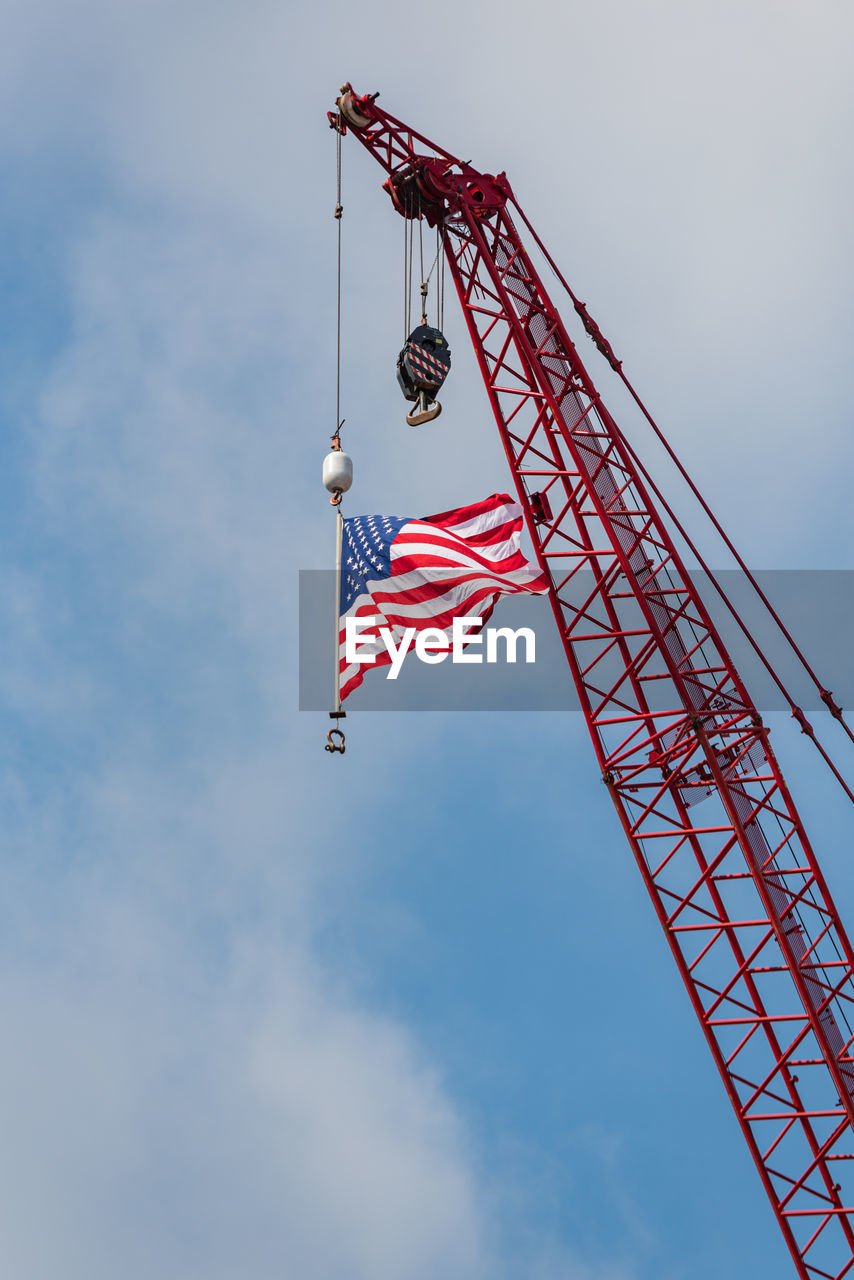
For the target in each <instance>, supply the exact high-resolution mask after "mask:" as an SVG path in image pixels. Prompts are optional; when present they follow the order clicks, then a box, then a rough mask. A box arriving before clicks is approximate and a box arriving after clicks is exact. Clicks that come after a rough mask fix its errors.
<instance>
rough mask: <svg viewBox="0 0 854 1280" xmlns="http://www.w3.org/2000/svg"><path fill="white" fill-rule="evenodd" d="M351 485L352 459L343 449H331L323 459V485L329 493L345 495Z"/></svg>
mask: <svg viewBox="0 0 854 1280" xmlns="http://www.w3.org/2000/svg"><path fill="white" fill-rule="evenodd" d="M352 483H353V459H352V458H351V457H350V455H349V453H345V452H344V451H343V449H333V450H332V452H331V453H327V455H326V457H325V458H324V459H323V484H324V486H325V487H326V488H327V489H328V490H329V492H330V493H346V492H347V490H348V489H349V488H350V485H351V484H352Z"/></svg>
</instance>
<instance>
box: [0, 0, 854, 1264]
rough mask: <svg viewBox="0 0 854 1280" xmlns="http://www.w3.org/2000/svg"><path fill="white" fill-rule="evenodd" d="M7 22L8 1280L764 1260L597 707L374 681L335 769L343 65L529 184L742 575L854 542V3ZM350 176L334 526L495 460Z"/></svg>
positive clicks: (375, 203) (3, 935)
mask: <svg viewBox="0 0 854 1280" xmlns="http://www.w3.org/2000/svg"><path fill="white" fill-rule="evenodd" d="M2 11H3V19H4V21H3V27H4V41H3V47H2V50H0V166H2V175H1V176H2V183H0V188H2V191H3V200H2V205H1V206H0V231H2V234H0V281H2V288H3V300H4V306H3V309H2V310H3V315H2V320H0V335H2V346H1V347H0V407H2V414H3V423H4V432H3V438H4V445H5V449H4V465H3V468H2V472H0V522H2V523H1V526H0V527H2V534H3V542H2V555H0V582H2V587H3V590H2V592H0V611H2V623H3V626H2V631H3V637H4V644H3V651H4V661H3V664H2V668H0V697H2V700H3V716H4V730H5V731H4V734H3V745H2V774H0V795H2V801H3V813H4V823H3V840H2V856H0V961H2V963H0V1007H2V1014H3V1025H4V1033H5V1034H4V1049H3V1053H2V1055H0V1111H1V1112H2V1127H1V1128H0V1131H2V1134H3V1141H2V1143H0V1239H2V1241H3V1245H2V1253H3V1257H4V1270H5V1271H6V1272H7V1273H8V1274H9V1275H14V1276H27V1277H28V1280H29V1278H30V1277H31V1278H33V1280H53V1278H54V1277H56V1276H59V1275H61V1276H62V1277H63V1278H64V1280H77V1277H80V1278H81V1280H82V1277H84V1276H85V1277H86V1280H107V1278H108V1277H109V1280H112V1278H113V1277H114V1276H115V1275H117V1274H121V1275H123V1276H126V1277H128V1280H137V1278H138V1280H142V1278H143V1277H145V1280H148V1277H150V1276H151V1275H153V1274H160V1275H163V1276H166V1277H169V1278H170V1280H171V1278H172V1277H174V1278H175V1280H190V1277H197V1276H199V1275H205V1277H207V1278H208V1280H232V1278H234V1280H237V1278H238V1277H240V1278H241V1280H244V1278H245V1277H252V1280H267V1277H273V1276H276V1277H281V1276H283V1275H285V1276H289V1277H290V1276H293V1277H295V1278H298V1280H304V1278H305V1280H337V1277H340V1276H347V1277H348V1278H351V1280H427V1278H428V1277H430V1278H432V1277H435V1276H437V1275H442V1276H444V1277H447V1278H448V1280H486V1277H489V1278H490V1280H516V1278H517V1277H526V1278H527V1277H530V1278H531V1280H653V1277H655V1280H662V1278H664V1280H682V1278H683V1277H684V1278H687V1277H689V1276H690V1277H691V1278H692V1280H712V1277H715V1278H717V1277H719V1276H721V1275H733V1276H741V1275H744V1276H750V1277H752V1280H771V1278H772V1277H774V1278H776V1277H778V1276H780V1275H783V1274H787V1271H786V1268H787V1266H788V1265H789V1264H788V1262H787V1258H786V1255H785V1253H784V1250H783V1247H782V1243H781V1241H780V1240H779V1239H778V1235H777V1229H776V1227H775V1224H774V1222H773V1219H772V1216H771V1212H770V1209H769V1208H768V1207H767V1206H766V1204H765V1202H764V1198H763V1193H762V1191H761V1188H760V1185H759V1182H758V1179H757V1177H756V1175H755V1173H754V1172H753V1170H752V1168H751V1167H750V1164H749V1160H748V1156H747V1153H746V1150H745V1149H743V1144H742V1140H741V1137H740V1134H739V1132H738V1130H737V1126H736V1123H735V1120H734V1119H733V1117H732V1116H731V1115H730V1113H729V1110H728V1105H727V1103H726V1100H725V1097H724V1093H723V1089H722V1087H721V1085H720V1083H719V1082H718V1080H717V1079H716V1077H715V1074H714V1070H713V1067H712V1064H711V1062H710V1061H708V1060H707V1054H706V1050H705V1047H704V1045H703V1043H702V1040H701V1036H700V1032H699V1030H698V1029H697V1028H696V1027H695V1026H694V1024H693V1021H692V1015H691V1012H690V1008H689V1005H688V1001H687V998H686V996H685V994H684V992H683V991H682V990H681V988H680V985H679V981H678V977H677V974H676V972H675V970H674V969H673V968H672V965H671V962H670V960H669V956H668V954H667V952H666V947H665V944H664V941H663V939H662V938H661V937H660V936H659V932H658V927H657V925H656V923H655V920H654V916H653V912H652V908H651V906H650V904H649V903H648V901H646V900H645V895H644V890H643V887H642V885H641V883H640V880H639V877H638V876H637V872H636V870H635V868H634V867H633V865H632V864H631V861H630V856H629V851H628V849H627V848H626V847H624V845H623V843H622V839H621V836H620V833H619V830H618V826H617V821H616V817H615V815H614V814H613V812H612V811H611V809H610V807H609V802H608V799H607V796H606V795H605V794H604V789H603V788H602V787H601V784H600V783H599V780H598V775H597V773H596V769H595V764H594V759H593V754H592V751H591V749H590V747H589V744H588V742H587V740H586V735H585V731H584V727H583V725H582V723H581V721H580V720H579V719H578V718H577V717H574V716H561V715H557V714H550V715H546V714H542V715H533V714H531V715H527V714H523V713H515V714H506V715H498V714H491V713H481V714H477V715H470V716H464V715H460V714H456V715H455V714H442V715H439V714H426V713H421V714H410V715H393V714H379V713H375V714H369V713H365V714H363V715H362V716H359V715H357V714H356V713H355V711H354V714H353V715H352V716H351V717H350V719H349V721H348V724H349V729H348V751H347V755H346V757H345V758H344V759H330V757H328V756H327V755H326V754H325V753H324V752H323V750H322V743H323V740H324V735H325V729H326V724H325V722H324V719H323V717H322V716H320V715H316V714H315V715H311V714H307V713H304V714H302V715H300V714H299V713H298V712H297V710H296V706H297V671H296V617H295V609H296V599H297V570H298V569H299V568H326V567H328V566H329V564H330V560H331V555H332V522H331V519H330V512H329V508H328V505H327V503H326V497H325V494H324V492H323V490H322V488H321V486H320V464H321V460H322V457H323V454H324V452H325V450H326V447H327V442H328V438H329V435H330V433H331V425H332V423H333V419H334V411H335V410H334V405H335V400H334V350H333V335H334V320H335V314H334V305H335V296H334V277H335V256H334V255H335V234H334V221H333V219H332V209H333V205H334V195H335V170H334V147H333V140H332V136H331V135H330V134H329V132H328V130H327V129H326V125H325V111H326V110H327V108H328V107H330V106H331V105H332V101H333V99H334V96H335V92H336V90H337V86H338V85H339V84H340V83H341V81H342V80H343V79H346V78H351V79H352V80H353V82H354V84H355V85H356V86H357V88H359V89H360V90H373V89H377V88H378V89H380V90H381V91H382V94H383V99H382V100H383V102H384V104H385V105H387V107H388V109H389V110H390V111H391V112H392V113H393V114H395V115H398V116H400V117H402V118H404V119H406V120H408V121H411V123H412V124H413V125H414V126H415V127H418V128H421V129H423V130H424V131H425V132H426V133H427V134H428V135H430V136H433V137H435V138H436V139H437V141H439V142H440V143H442V144H445V145H447V146H448V147H449V148H450V149H451V150H453V151H455V152H456V153H457V154H461V155H465V156H471V157H472V160H473V162H474V163H475V164H478V165H480V166H482V167H483V168H484V169H485V170H488V171H489V170H493V171H495V170H500V169H506V170H507V172H508V175H509V176H510V179H511V181H512V182H513V185H514V189H515V191H516V194H517V196H518V197H519V199H520V202H521V203H522V204H523V207H525V209H526V211H527V213H528V214H529V216H530V217H531V219H532V221H533V222H534V224H535V226H536V227H537V229H538V230H539V232H540V233H541V235H542V236H543V238H544V240H545V241H546V243H547V244H548V245H549V247H550V249H551V251H552V252H553V254H554V255H555V257H556V258H557V260H558V261H559V262H560V263H561V265H562V266H563V268H564V269H565V270H566V272H567V274H568V276H569V278H570V280H571V281H572V283H573V285H574V287H575V288H576V289H577V291H578V293H579V294H580V296H581V297H583V298H584V299H585V300H586V301H587V303H588V305H589V306H590V309H591V312H592V314H593V315H594V316H595V317H596V318H597V319H598V320H599V322H600V323H601V325H602V328H603V330H604V331H605V332H606V334H608V336H609V337H610V339H611V340H612V342H613V344H614V347H615V349H616V351H617V353H618V355H619V356H621V357H622V358H623V359H624V360H625V362H626V368H627V370H628V371H629V373H630V376H632V377H633V379H634V381H635V383H636V385H637V386H638V388H639V390H640V392H641V394H642V395H643V396H644V398H645V399H646V400H647V402H648V403H649V404H650V405H651V407H652V408H653V409H654V411H655V412H656V414H657V417H658V419H659V421H660V422H661V424H662V426H663V427H664V428H665V430H666V431H667V432H668V433H669V435H670V437H671V439H672V440H673V441H674V443H675V444H676V445H677V447H678V448H679V450H680V451H681V453H682V454H683V456H684V457H685V459H686V461H687V462H688V464H689V465H690V467H691V468H692V470H693V471H694V473H695V474H696V475H697V477H698V478H699V479H700V480H701V482H702V485H703V488H704V490H705V491H706V493H707V495H708V496H709V497H710V498H711V499H712V500H713V503H714V505H715V507H716V509H717V510H718V511H719V513H720V514H721V515H722V516H723V518H724V519H725V522H726V524H727V526H728V528H729V530H730V532H731V533H732V535H733V537H734V538H735V539H736V541H737V543H738V544H739V545H740V546H741V547H742V548H743V549H744V550H745V552H746V555H747V558H748V560H749V561H750V562H751V563H752V564H753V565H755V566H757V567H762V568H796V567H834V568H852V567H854V565H852V563H851V551H850V546H851V534H852V521H854V509H852V504H851V503H850V499H849V493H850V475H851V469H852V461H854V458H852V454H854V446H852V438H851V431H850V423H851V404H852V400H854V396H852V386H851V362H850V347H851V340H852V304H851V297H852V270H851V255H850V208H851V200H852V190H853V189H854V183H852V168H851V166H852V161H851V149H850V137H851V132H852V124H853V123H854V121H852V114H854V111H852V101H851V89H850V66H849V61H850V59H849V54H848V49H849V47H850V39H851V36H852V34H854V32H852V25H854V21H853V20H852V18H851V14H850V9H849V7H848V6H847V5H845V4H842V3H841V2H840V3H823V2H821V0H819V3H815V4H812V5H810V6H809V7H807V6H804V5H799V4H795V3H785V2H783V3H775V4H770V3H758V2H756V0H747V2H746V3H741V4H735V3H723V4H717V5H715V6H710V5H684V4H677V3H675V2H673V0H668V2H664V0H651V2H650V3H647V4H645V5H643V6H637V5H631V4H629V3H627V0H606V2H605V3H602V4H600V5H597V6H595V7H594V6H590V5H581V4H577V3H575V0H572V2H571V3H568V4H562V5H557V4H554V5H552V4H546V3H543V2H542V0H534V2H533V3H531V4H529V5H527V6H525V7H524V10H520V9H519V8H518V7H511V6H509V5H507V4H505V3H504V0H499V2H498V3H493V4H490V5H485V4H480V3H472V4H468V5H466V6H464V7H462V8H461V9H460V8H457V7H455V6H452V5H450V4H448V3H445V0H440V2H439V3H438V4H437V5H434V6H433V7H432V8H431V9H430V11H429V12H422V11H419V13H418V14H417V15H412V14H409V13H405V12H403V11H401V9H400V7H399V6H392V5H390V4H388V3H386V2H385V0H383V2H380V0H367V2H366V3H365V4H362V5H360V6H357V7H354V6H350V5H343V4H340V3H338V0H333V2H332V3H331V4H328V5H325V6H323V7H322V8H321V7H315V8H309V7H304V8H302V9H300V10H299V11H298V12H297V13H294V12H293V11H291V10H290V9H289V8H288V7H286V6H283V5H281V4H279V5H276V4H272V3H267V2H265V0H250V2H249V3H246V4H242V5H237V4H235V3H234V0H228V2H224V0H219V2H217V3H208V4H204V5H202V4H201V3H198V2H192V0H173V2H172V3H170V4H168V5H167V4H166V3H164V2H162V0H150V2H148V3H145V4H143V3H141V2H140V0H127V2H126V3H124V4H121V5H108V4H107V3H105V0H84V2H83V3H81V4H79V5H76V6H74V9H73V12H72V11H71V10H70V9H69V8H68V7H67V6H64V5H62V4H59V3H53V2H51V0H35V2H32V0H31V2H30V3H29V4H27V5H23V4H17V3H11V2H9V3H6V4H4V5H3V6H2ZM416 18H417V21H416ZM347 141H350V142H351V143H352V140H347ZM344 166H345V168H344V205H345V225H344V235H345V277H344V280H345V289H344V325H345V342H344V355H343V388H344V390H343V403H342V412H343V413H344V414H345V415H346V417H347V427H346V428H345V443H346V445H347V447H348V449H349V451H350V452H351V453H352V455H353V457H354V460H355V467H356V479H355V484H354V488H353V491H352V495H351V497H350V499H349V509H350V511H351V512H353V513H355V512H357V511H365V512H370V511H388V512H412V513H425V512H431V511H440V510H444V509H448V508H450V507H452V506H454V505H457V504H462V503H466V502H469V501H475V500H477V499H479V498H481V497H483V496H485V495H486V494H488V493H491V492H493V491H496V490H503V489H506V488H507V482H508V480H507V476H506V474H505V464H504V462H503V458H502V456H501V451H500V448H499V446H498V441H497V437H496V434H495V431H494V428H493V426H492V425H491V422H490V417H489V410H488V406H487V403H486V400H485V397H484V395H483V393H482V390H481V387H480V385H479V382H478V376H477V371H476V367H475V364H474V360H473V357H472V355H471V353H470V352H469V351H468V349H467V347H466V341H465V335H464V331H463V326H462V322H461V320H460V318H459V317H458V316H457V315H456V313H455V312H454V311H453V308H452V306H451V305H450V298H449V305H448V308H447V317H448V318H447V324H446V328H447V332H448V335H449V338H450V341H451V344H452V347H453V350H454V368H453V371H452V373H451V376H450V378H449V381H448V384H447V389H446V391H445V393H444V394H443V402H444V406H445V410H444V413H443V415H442V417H441V418H440V419H439V420H438V421H437V422H436V423H435V424H434V425H433V426H432V427H431V428H429V429H427V430H424V431H422V432H410V431H408V429H407V428H406V427H405V426H404V425H403V412H404V404H403V401H402V400H401V398H400V395H399V391H398V388H397V386H396V382H395V379H394V360H395V357H396V355H397V351H398V349H399V337H400V335H399V322H400V321H399V317H400V313H401V288H402V283H401V279H400V259H401V252H402V246H401V242H400V238H399V237H400V235H401V227H400V223H399V220H398V219H397V218H396V216H395V215H394V214H393V212H392V211H391V209H390V207H389V205H388V201H387V198H386V197H385V195H384V193H383V192H382V191H381V190H380V174H379V171H378V170H377V169H376V167H375V166H373V165H372V162H371V161H370V158H369V157H368V156H367V155H366V154H364V153H363V152H362V151H361V149H358V150H357V149H356V147H355V144H353V145H350V146H349V147H345V155H344ZM590 363H591V368H592V369H593V371H594V377H596V378H597V379H598V381H599V383H600V387H601V389H602V391H603V393H604V394H605V397H606V401H607V402H608V403H609V404H610V405H611V407H612V409H613V410H614V411H615V412H618V413H620V416H621V421H622V420H623V418H622V410H623V402H622V400H621V398H620V397H619V396H618V395H617V394H616V393H615V392H613V391H612V389H611V388H610V386H609V383H608V380H607V379H606V377H605V376H604V373H603V371H602V369H601V367H600V364H599V363H598V362H595V361H594V360H593V359H591V361H590ZM626 428H627V430H628V431H630V433H631V434H632V438H633V440H634V441H635V443H636V445H637V447H638V448H643V450H644V455H645V457H647V458H648V459H649V460H650V462H651V464H653V465H654V467H655V471H656V474H657V475H658V476H659V477H660V478H661V480H662V482H663V483H666V484H667V485H668V490H669V491H670V492H673V493H674V495H675V497H676V499H677V502H678V503H679V508H680V511H685V512H688V511H689V510H690V508H689V506H688V505H687V504H686V503H685V501H684V497H683V495H681V494H680V493H679V491H678V489H674V487H673V485H672V483H671V482H672V476H671V475H670V473H669V472H668V469H667V467H666V466H664V465H663V464H662V463H661V459H660V456H659V454H658V453H657V451H656V450H655V449H654V448H653V447H652V445H651V444H650V443H649V441H648V439H647V437H646V436H645V435H644V433H643V431H642V429H641V427H640V426H639V425H638V424H637V423H636V422H634V421H633V420H631V419H630V418H627V419H626ZM691 522H692V529H694V530H697V531H699V526H698V524H697V520H696V517H695V516H694V515H692V516H691ZM705 536H706V535H705V533H703V538H705ZM703 545H704V546H705V547H706V549H707V550H708V551H709V554H710V555H711V556H712V558H715V557H716V555H717V549H716V548H715V547H714V544H713V543H712V542H710V541H709V540H706V541H704V543H703ZM718 562H719V563H720V562H722V561H721V560H720V559H719V560H718ZM354 706H355V702H354ZM775 728H776V730H777V732H776V737H775V745H776V746H777V749H778V751H779V754H780V755H781V757H782V759H783V762H784V767H788V768H789V771H790V773H791V775H792V785H793V789H794V791H795V796H796V799H797V801H798V803H799V804H800V805H801V807H802V810H803V813H804V816H805V819H806V821H807V825H808V827H809V829H810V830H811V832H812V834H813V838H814V840H815V843H816V844H817V846H818V848H819V850H820V854H821V857H822V863H823V866H824V868H825V871H826V874H827V876H828V879H829V880H830V883H831V886H832V888H833V891H834V893H835V894H836V897H837V900H838V901H839V903H840V906H841V907H842V909H843V912H844V914H845V916H846V918H847V920H848V921H849V923H850V922H851V921H852V920H854V892H852V875H851V861H850V848H851V834H852V827H851V820H850V817H849V813H848V812H847V811H846V810H845V808H844V807H843V804H842V801H841V799H838V798H837V796H836V795H835V794H834V792H833V791H832V789H831V788H830V786H829V785H828V784H827V783H826V781H825V779H824V778H823V777H822V776H821V775H820V774H819V773H818V772H817V771H816V770H815V768H814V766H813V763H812V761H811V759H810V758H809V757H808V756H807V755H806V753H805V751H804V749H803V744H802V742H801V741H799V739H798V738H797V735H795V734H793V733H792V731H791V727H790V726H789V725H788V723H787V722H786V721H785V719H784V718H783V717H777V718H776V719H775ZM829 738H830V739H831V740H833V735H832V733H831V734H829ZM842 754H843V759H844V758H846V757H845V753H844V751H843V753H842ZM847 763H848V766H849V770H850V769H851V766H852V764H854V761H852V759H851V757H850V753H849V755H848V757H847Z"/></svg>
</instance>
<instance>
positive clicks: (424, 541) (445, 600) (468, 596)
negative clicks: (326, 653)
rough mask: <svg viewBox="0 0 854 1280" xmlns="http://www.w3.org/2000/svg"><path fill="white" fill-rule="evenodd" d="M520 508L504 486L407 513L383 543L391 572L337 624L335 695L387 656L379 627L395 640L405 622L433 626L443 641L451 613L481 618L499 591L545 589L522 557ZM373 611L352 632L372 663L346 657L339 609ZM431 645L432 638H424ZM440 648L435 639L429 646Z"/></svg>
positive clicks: (370, 582)
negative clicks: (444, 507) (450, 505)
mask: <svg viewBox="0 0 854 1280" xmlns="http://www.w3.org/2000/svg"><path fill="white" fill-rule="evenodd" d="M521 532H522V508H521V507H520V505H519V503H518V502H514V501H513V500H512V499H511V498H510V497H509V495H508V494H506V493H496V494H493V495H492V497H490V498H485V499H484V501H483V502H478V503H475V504H474V505H473V506H470V507H459V508H457V510H455V511H443V512H441V513H440V514H439V515H436V516H426V517H425V518H424V519H423V520H410V521H409V523H408V524H405V525H404V526H403V527H402V528H401V529H400V530H399V531H398V534H397V537H396V538H395V540H394V542H393V543H392V545H391V576H390V577H388V578H381V579H377V580H371V579H368V581H367V583H366V586H367V591H365V592H364V593H363V594H361V595H359V596H357V597H356V599H355V600H354V601H353V603H352V605H351V606H350V608H349V609H348V610H347V614H346V615H345V616H342V618H341V626H340V630H339V636H338V643H339V669H340V674H341V698H342V701H343V699H344V698H346V697H347V695H348V694H349V693H351V692H352V691H353V689H355V688H357V687H358V686H359V685H360V684H361V683H362V679H363V677H364V673H365V671H366V670H368V671H369V670H370V669H371V667H372V666H378V667H381V666H388V665H389V664H390V662H391V658H390V656H389V653H388V650H387V648H386V645H385V642H384V641H383V640H382V638H381V637H380V634H379V629H380V627H388V628H389V629H390V630H391V632H392V635H393V637H394V641H395V644H399V643H400V641H401V639H402V637H403V632H404V629H405V628H406V627H415V629H416V631H424V630H426V629H428V628H437V629H439V630H440V631H443V632H444V633H445V644H446V648H447V649H450V645H451V626H452V623H453V619H454V618H473V617H477V618H482V619H483V623H484V624H485V623H486V622H487V621H488V619H489V617H490V616H491V614H492V610H493V608H494V607H495V604H496V601H497V600H498V599H500V597H501V596H503V595H513V594H516V593H518V592H527V593H529V594H533V595H542V594H544V593H545V592H546V591H547V590H548V580H547V578H546V575H545V574H543V573H541V572H540V571H539V570H538V569H536V568H534V566H533V565H531V564H529V563H528V561H527V560H526V559H525V557H524V556H523V555H522V552H521V549H520V544H519V540H520V535H521ZM353 616H355V617H363V618H369V617H376V618H379V622H378V623H377V624H376V626H374V627H372V628H365V630H364V631H361V632H360V636H359V643H360V654H363V655H364V654H371V653H373V654H375V655H376V658H375V661H374V662H373V663H364V662H361V663H352V664H350V665H349V666H348V665H347V662H346V657H345V651H344V640H345V629H344V624H345V617H353ZM431 648H433V646H432V645H431ZM440 649H441V646H440V645H438V644H437V645H436V646H435V650H436V652H439V651H440Z"/></svg>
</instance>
